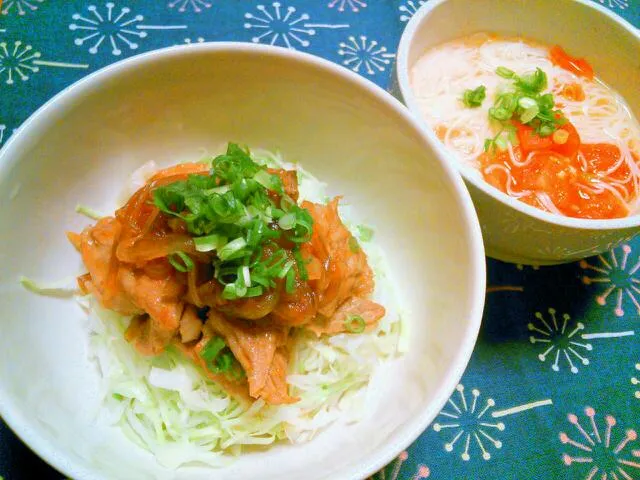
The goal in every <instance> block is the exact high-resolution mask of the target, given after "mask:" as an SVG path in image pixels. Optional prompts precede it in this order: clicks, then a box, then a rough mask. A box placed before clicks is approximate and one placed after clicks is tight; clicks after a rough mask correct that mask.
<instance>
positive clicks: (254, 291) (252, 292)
mask: <svg viewBox="0 0 640 480" xmlns="http://www.w3.org/2000/svg"><path fill="white" fill-rule="evenodd" d="M263 292H264V289H263V288H262V287H261V286H259V285H258V286H256V287H251V288H247V293H246V294H245V297H259V296H260V295H262V293H263Z"/></svg>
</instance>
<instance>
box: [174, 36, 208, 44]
mask: <svg viewBox="0 0 640 480" xmlns="http://www.w3.org/2000/svg"><path fill="white" fill-rule="evenodd" d="M198 43H204V37H196V38H189V37H187V38H185V39H184V40H183V42H182V44H187V45H197V44H198ZM182 44H180V43H178V44H176V45H182Z"/></svg>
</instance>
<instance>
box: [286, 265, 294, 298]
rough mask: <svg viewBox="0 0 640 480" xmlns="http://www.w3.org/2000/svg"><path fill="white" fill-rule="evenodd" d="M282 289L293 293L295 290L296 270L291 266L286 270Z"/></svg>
mask: <svg viewBox="0 0 640 480" xmlns="http://www.w3.org/2000/svg"><path fill="white" fill-rule="evenodd" d="M284 289H285V290H286V292H287V293H293V292H295V290H296V271H295V269H293V268H290V269H289V271H288V272H287V275H286V278H285V282H284Z"/></svg>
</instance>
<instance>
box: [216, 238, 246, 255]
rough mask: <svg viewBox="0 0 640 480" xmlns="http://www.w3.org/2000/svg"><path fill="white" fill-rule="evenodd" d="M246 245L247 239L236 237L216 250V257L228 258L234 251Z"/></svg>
mask: <svg viewBox="0 0 640 480" xmlns="http://www.w3.org/2000/svg"><path fill="white" fill-rule="evenodd" d="M246 246H247V241H246V240H245V239H244V238H242V237H240V238H236V239H235V240H232V241H230V242H229V243H227V244H226V245H225V246H223V247H222V248H220V249H219V250H218V257H219V258H220V260H228V259H229V258H230V257H231V256H232V255H233V254H234V253H237V252H238V251H240V250H242V249H243V248H244V247H246Z"/></svg>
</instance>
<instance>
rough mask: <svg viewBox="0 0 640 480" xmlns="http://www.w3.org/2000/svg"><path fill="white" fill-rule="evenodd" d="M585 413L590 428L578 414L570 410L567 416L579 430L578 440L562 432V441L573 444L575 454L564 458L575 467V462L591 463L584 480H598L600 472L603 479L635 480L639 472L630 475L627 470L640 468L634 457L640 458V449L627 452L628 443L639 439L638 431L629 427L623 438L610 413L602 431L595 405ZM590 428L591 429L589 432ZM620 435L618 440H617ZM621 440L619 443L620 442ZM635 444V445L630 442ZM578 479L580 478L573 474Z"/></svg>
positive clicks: (566, 462)
mask: <svg viewBox="0 0 640 480" xmlns="http://www.w3.org/2000/svg"><path fill="white" fill-rule="evenodd" d="M584 414H585V415H586V416H587V418H588V423H586V425H587V426H586V428H585V427H584V426H582V425H581V423H580V420H579V418H578V416H577V415H575V414H573V413H570V414H568V415H567V419H568V420H569V423H571V424H572V425H573V426H574V427H575V429H576V430H577V431H578V432H579V434H580V436H577V437H576V438H578V440H574V439H573V438H571V437H570V436H569V435H568V434H567V433H565V432H560V434H559V437H560V441H561V442H562V443H563V444H564V445H568V446H571V447H573V448H574V449H575V450H576V452H575V454H572V455H569V454H567V453H565V454H563V455H562V461H563V462H564V464H565V466H567V467H572V466H573V465H574V464H583V463H584V464H589V465H588V466H590V467H591V468H590V469H589V471H588V472H586V475H585V476H584V480H594V479H595V478H596V475H597V474H598V472H600V473H601V476H599V477H598V479H599V480H607V479H609V480H622V479H624V480H633V479H634V478H637V477H635V475H632V474H630V473H629V472H628V471H627V470H628V469H630V468H633V469H640V463H638V461H634V460H633V459H631V458H630V457H628V455H629V454H631V455H632V456H633V457H636V458H638V457H640V450H631V451H630V452H625V449H626V447H627V445H629V444H631V443H632V442H635V441H636V440H637V439H638V434H637V433H636V431H635V430H631V429H629V430H625V431H624V433H623V435H622V438H620V435H616V434H615V429H614V427H615V426H616V424H617V421H616V419H615V417H613V416H611V415H606V416H605V417H604V428H603V429H602V430H600V428H599V427H598V423H601V422H597V421H596V418H595V417H596V411H595V410H594V409H593V408H592V407H585V409H584ZM587 430H591V433H589V432H588V431H587ZM616 437H617V438H618V439H616ZM616 442H617V443H616ZM630 447H631V445H630ZM573 478H577V477H575V476H574V477H573Z"/></svg>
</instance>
